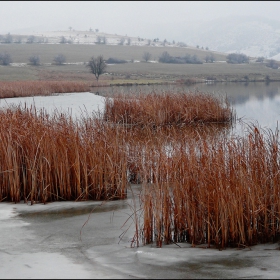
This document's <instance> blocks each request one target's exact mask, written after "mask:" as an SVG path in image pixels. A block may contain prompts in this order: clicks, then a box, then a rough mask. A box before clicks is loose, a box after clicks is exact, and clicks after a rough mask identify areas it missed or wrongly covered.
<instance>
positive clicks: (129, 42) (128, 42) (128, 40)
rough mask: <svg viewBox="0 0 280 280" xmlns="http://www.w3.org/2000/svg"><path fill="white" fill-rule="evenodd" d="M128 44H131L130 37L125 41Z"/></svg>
mask: <svg viewBox="0 0 280 280" xmlns="http://www.w3.org/2000/svg"><path fill="white" fill-rule="evenodd" d="M126 44H127V45H128V46H130V45H131V39H130V38H128V39H127V43H126Z"/></svg>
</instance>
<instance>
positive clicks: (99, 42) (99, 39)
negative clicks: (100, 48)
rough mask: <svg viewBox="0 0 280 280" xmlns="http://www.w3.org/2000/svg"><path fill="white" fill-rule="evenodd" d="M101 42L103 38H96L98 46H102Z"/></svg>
mask: <svg viewBox="0 0 280 280" xmlns="http://www.w3.org/2000/svg"><path fill="white" fill-rule="evenodd" d="M101 42H102V37H101V36H97V37H96V42H95V43H96V44H101Z"/></svg>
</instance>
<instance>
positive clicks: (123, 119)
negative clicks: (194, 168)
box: [104, 92, 233, 126]
mask: <svg viewBox="0 0 280 280" xmlns="http://www.w3.org/2000/svg"><path fill="white" fill-rule="evenodd" d="M104 119H105V120H106V121H109V122H114V123H118V124H126V125H140V126H162V125H176V126H178V125H179V126H182V125H190V124H194V123H213V122H215V123H228V122H231V121H232V120H233V112H232V110H231V108H230V105H229V103H227V102H226V101H224V100H222V99H221V98H218V97H216V96H214V95H213V94H212V95H211V94H206V93H201V92H189V93H186V92H182V93H170V92H162V93H155V92H153V93H151V94H139V95H138V96H135V95H134V96H131V95H123V94H120V95H114V98H113V99H112V98H106V102H105V113H104Z"/></svg>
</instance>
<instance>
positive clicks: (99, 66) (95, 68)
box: [87, 55, 107, 82]
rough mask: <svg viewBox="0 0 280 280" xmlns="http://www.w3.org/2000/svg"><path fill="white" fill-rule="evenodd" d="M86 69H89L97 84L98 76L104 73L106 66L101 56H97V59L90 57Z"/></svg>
mask: <svg viewBox="0 0 280 280" xmlns="http://www.w3.org/2000/svg"><path fill="white" fill-rule="evenodd" d="M87 67H89V68H90V71H91V73H92V74H94V76H95V78H96V80H97V82H98V79H99V76H100V75H102V74H104V73H105V70H106V67H107V64H106V62H105V60H104V58H103V56H102V55H99V56H98V57H96V58H95V57H92V58H91V59H90V61H89V62H88V65H87Z"/></svg>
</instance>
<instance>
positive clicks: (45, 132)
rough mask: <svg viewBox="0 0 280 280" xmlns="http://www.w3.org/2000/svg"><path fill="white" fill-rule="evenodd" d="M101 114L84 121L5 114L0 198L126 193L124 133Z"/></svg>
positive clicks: (28, 112) (14, 111) (0, 125)
mask: <svg viewBox="0 0 280 280" xmlns="http://www.w3.org/2000/svg"><path fill="white" fill-rule="evenodd" d="M114 135H116V129H115V128H114V129H112V128H111V127H110V126H108V125H107V124H106V123H104V122H100V121H99V120H98V118H92V119H86V118H85V119H83V120H82V121H81V122H80V123H79V124H78V123H76V122H73V120H72V118H71V116H67V115H65V114H60V113H59V112H56V113H55V114H54V115H52V116H49V115H48V114H46V113H45V112H44V111H40V112H37V111H36V110H34V109H26V108H25V109H22V108H20V107H15V108H9V109H7V110H5V111H4V110H3V111H1V112H0V139H1V141H0V143H1V144H0V166H1V169H0V201H2V200H6V201H13V202H19V201H20V200H25V201H26V202H27V201H31V203H32V204H33V203H34V202H36V201H40V202H44V203H45V202H48V201H56V200H87V199H94V200H102V199H117V198H124V197H126V185H127V179H126V176H127V174H126V153H125V151H124V150H122V147H123V146H124V145H123V144H122V143H121V139H122V137H120V138H119V137H114Z"/></svg>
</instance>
